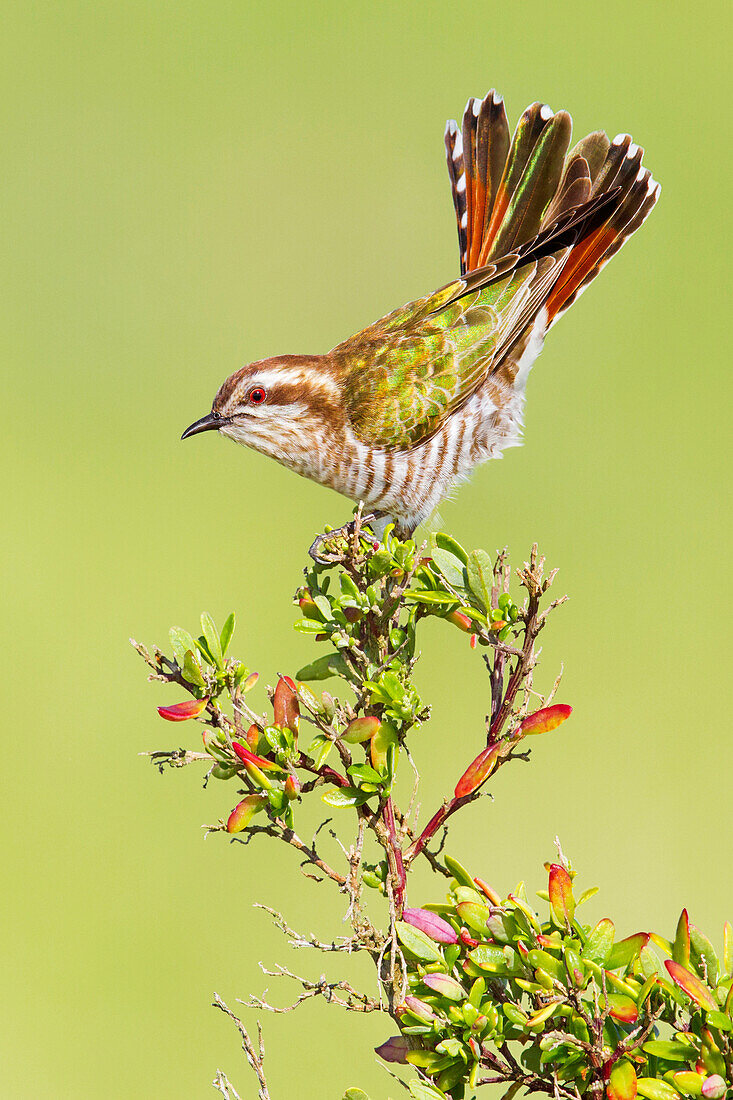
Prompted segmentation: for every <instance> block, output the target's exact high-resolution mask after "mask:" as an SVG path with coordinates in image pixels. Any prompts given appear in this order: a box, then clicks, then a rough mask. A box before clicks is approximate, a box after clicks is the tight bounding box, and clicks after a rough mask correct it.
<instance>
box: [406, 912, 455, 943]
mask: <svg viewBox="0 0 733 1100" xmlns="http://www.w3.org/2000/svg"><path fill="white" fill-rule="evenodd" d="M402 919H403V921H405V923H406V924H411V925H412V927H413V928H419V929H420V931H421V932H424V933H425V935H426V936H430V939H431V940H435V941H436V943H458V936H457V935H456V931H455V929H454V928H452V927H451V926H450V924H448V922H447V921H445V920H443V918H442V917H439V916H438V914H437V913H431V912H430V910H429V909H403V910H402Z"/></svg>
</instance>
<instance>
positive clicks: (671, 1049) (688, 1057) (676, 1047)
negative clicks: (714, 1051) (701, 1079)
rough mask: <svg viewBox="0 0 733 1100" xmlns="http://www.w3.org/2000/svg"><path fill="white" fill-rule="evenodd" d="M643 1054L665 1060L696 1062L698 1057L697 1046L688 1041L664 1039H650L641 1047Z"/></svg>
mask: <svg viewBox="0 0 733 1100" xmlns="http://www.w3.org/2000/svg"><path fill="white" fill-rule="evenodd" d="M641 1049H642V1050H643V1051H644V1053H645V1054H653V1055H654V1057H655V1058H663V1059H664V1060H665V1061H667V1062H690V1063H691V1062H696V1061H697V1059H698V1058H699V1057H700V1055H699V1052H698V1050H697V1047H693V1046H690V1045H689V1044H688V1043H674V1042H672V1041H668V1040H666V1039H650V1040H649V1042H648V1043H644V1045H643V1046H642V1048H641Z"/></svg>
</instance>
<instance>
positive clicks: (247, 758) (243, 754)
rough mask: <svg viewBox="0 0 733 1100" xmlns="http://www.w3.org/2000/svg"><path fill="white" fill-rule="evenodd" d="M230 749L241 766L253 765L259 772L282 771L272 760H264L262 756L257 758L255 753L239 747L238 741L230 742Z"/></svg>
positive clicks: (242, 746)
mask: <svg viewBox="0 0 733 1100" xmlns="http://www.w3.org/2000/svg"><path fill="white" fill-rule="evenodd" d="M232 748H233V749H234V751H235V753H236V754H237V756H238V757H239V759H240V760H241V761H242V763H243V764H254V765H255V766H256V767H258V768H259V769H260V770H261V771H263V772H264V771H273V770H274V771H282V768H281V767H280V765H279V764H276V763H275V762H274V761H273V760H265V758H264V757H262V756H257V754H256V753H254V752H250V750H249V749H246V748H245V747H244V745H240V744H239V741H232Z"/></svg>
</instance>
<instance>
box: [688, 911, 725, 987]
mask: <svg viewBox="0 0 733 1100" xmlns="http://www.w3.org/2000/svg"><path fill="white" fill-rule="evenodd" d="M690 957H691V959H692V963H693V966H694V967H695V969H696V970H697V972H698V974H699V975H700V977H703V976H704V975H705V974H707V979H708V982H709V984H710V985H711V986H713V987H715V986H716V985H717V984H718V972H719V970H720V963H719V961H718V956H717V954H716V952H715V948H714V947H713V945H712V943H711V942H710V940H709V939H708V938H707V936H706V935H705V934H704V933H703V932H701V931H700V929H699V928H695V925H694V924H691V925H690ZM703 960H704V965H703Z"/></svg>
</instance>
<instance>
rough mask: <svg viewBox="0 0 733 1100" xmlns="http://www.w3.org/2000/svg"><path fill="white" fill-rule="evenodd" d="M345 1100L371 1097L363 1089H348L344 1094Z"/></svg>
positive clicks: (366, 1099)
mask: <svg viewBox="0 0 733 1100" xmlns="http://www.w3.org/2000/svg"><path fill="white" fill-rule="evenodd" d="M343 1100H369V1097H368V1096H367V1094H366V1093H365V1092H364V1090H363V1089H356V1088H354V1089H347V1090H346V1092H345V1093H344V1095H343Z"/></svg>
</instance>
